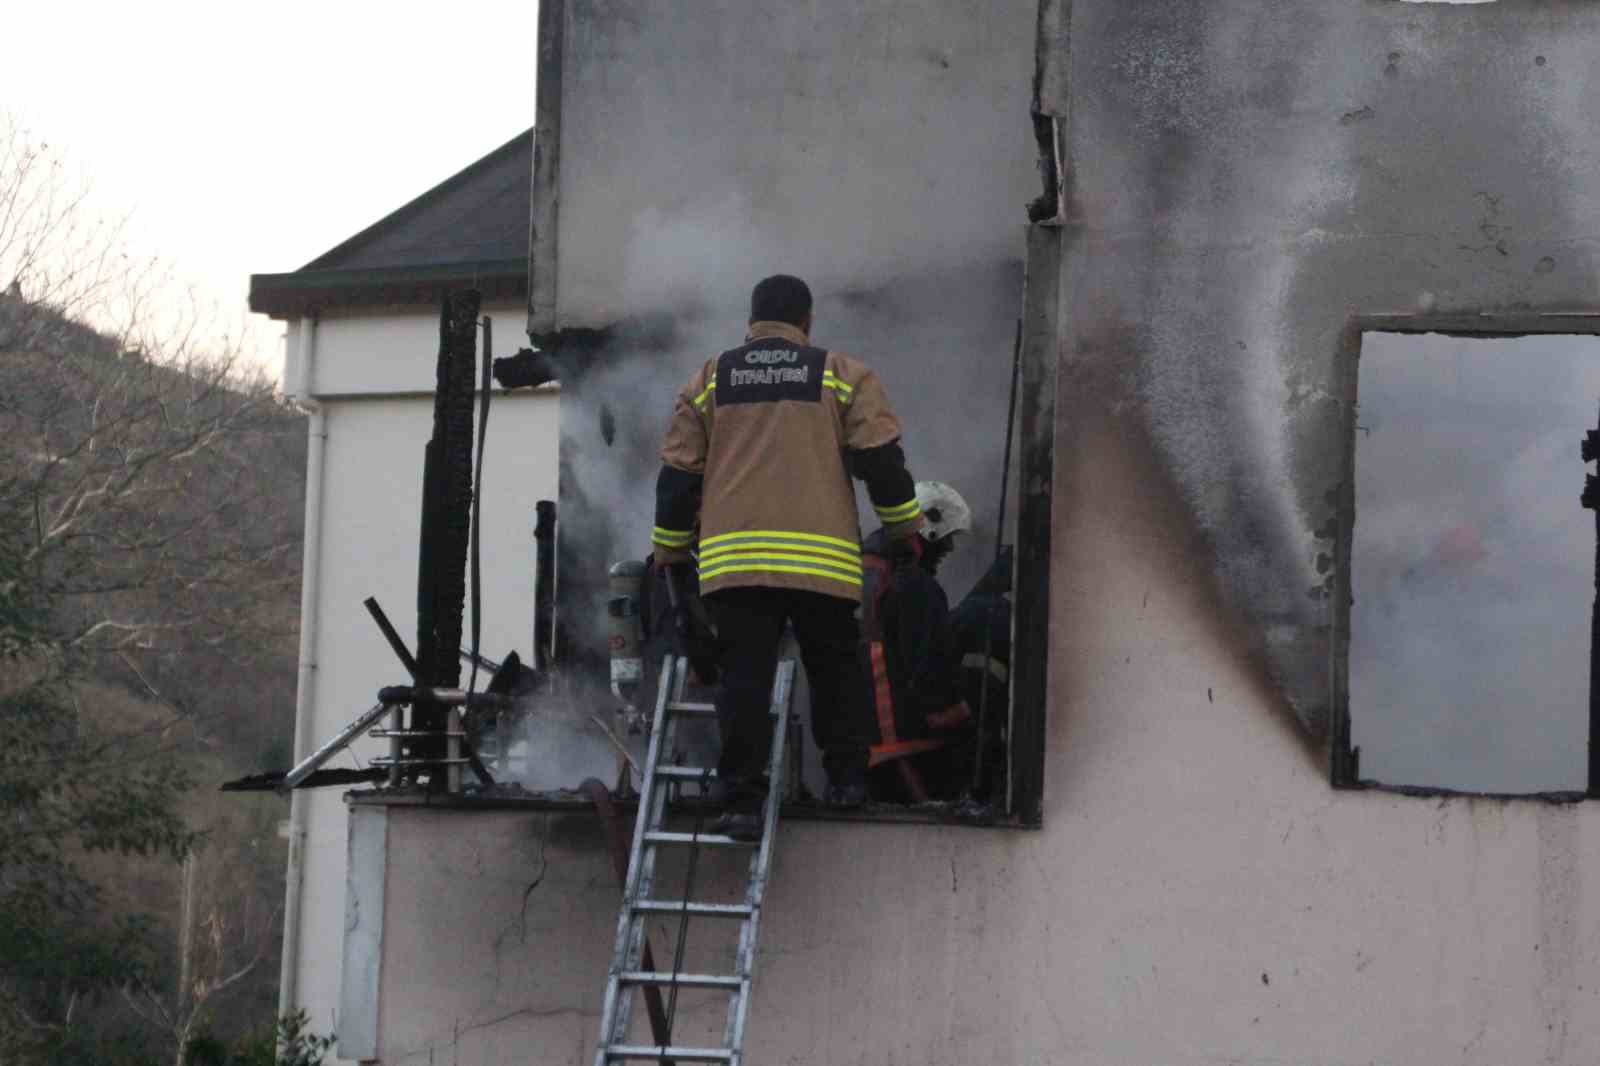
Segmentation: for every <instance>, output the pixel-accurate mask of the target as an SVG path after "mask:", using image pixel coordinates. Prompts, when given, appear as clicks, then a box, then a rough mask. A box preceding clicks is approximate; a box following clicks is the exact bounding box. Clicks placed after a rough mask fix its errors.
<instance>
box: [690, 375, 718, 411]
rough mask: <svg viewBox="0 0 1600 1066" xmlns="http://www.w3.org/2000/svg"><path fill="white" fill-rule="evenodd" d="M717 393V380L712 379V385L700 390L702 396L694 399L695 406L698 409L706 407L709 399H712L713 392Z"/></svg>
mask: <svg viewBox="0 0 1600 1066" xmlns="http://www.w3.org/2000/svg"><path fill="white" fill-rule="evenodd" d="M716 391H717V379H716V378H712V379H711V381H710V383H709V384H707V385H706V387H705V388H703V389H701V390H700V395H698V396H696V397H695V398H694V405H695V406H696V407H704V406H705V405H706V400H707V398H708V397H710V395H711V394H712V393H713V392H716Z"/></svg>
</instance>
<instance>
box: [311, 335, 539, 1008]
mask: <svg viewBox="0 0 1600 1066" xmlns="http://www.w3.org/2000/svg"><path fill="white" fill-rule="evenodd" d="M484 313H485V314H487V315H489V316H490V317H492V318H493V319H494V322H495V325H496V326H497V327H499V328H498V329H497V330H496V332H497V334H498V337H497V349H498V350H499V352H500V354H510V352H511V351H513V350H514V349H515V348H516V347H517V345H518V342H519V341H520V340H521V339H522V337H521V326H522V323H523V317H524V309H523V308H521V307H520V306H511V307H504V306H499V307H489V308H486V309H485V311H484ZM438 321H439V320H438V315H437V314H436V313H422V314H402V313H395V312H391V313H387V314H376V313H375V314H370V315H358V314H349V315H340V316H337V317H334V316H325V317H324V318H322V320H321V321H319V322H318V323H317V324H316V327H315V337H314V340H313V343H312V346H311V351H312V355H311V359H312V371H311V381H312V389H311V394H310V395H309V396H299V397H297V399H300V400H302V401H305V400H311V401H314V402H316V403H318V404H320V405H321V408H322V411H323V415H324V418H325V433H326V439H325V445H324V447H325V451H324V460H323V461H324V473H323V485H322V509H321V510H322V528H321V529H320V530H315V529H309V528H308V529H307V530H306V536H307V538H308V539H310V538H313V537H316V538H318V541H319V550H320V552H321V565H320V582H319V585H318V588H317V589H316V590H315V596H314V600H313V604H314V608H313V609H314V610H315V612H316V617H315V619H314V620H305V621H304V622H303V624H314V625H315V630H316V645H315V652H314V670H313V671H312V677H313V678H314V681H313V686H312V700H313V707H312V710H311V728H310V729H309V731H308V734H309V735H301V736H299V737H297V738H296V750H297V752H299V753H300V754H301V755H304V754H305V753H308V752H309V751H311V750H314V749H315V748H316V746H317V745H319V744H321V743H322V742H323V741H325V740H326V739H328V738H329V737H331V736H332V735H333V734H334V733H336V732H337V731H338V730H339V729H340V728H342V727H343V726H345V725H346V724H348V723H349V721H350V720H351V719H352V718H354V717H355V716H356V715H357V714H359V713H360V712H361V711H364V710H365V709H367V708H368V707H370V706H371V705H372V703H373V702H374V699H375V695H376V692H377V690H378V688H380V687H381V686H383V685H390V684H401V683H404V682H405V680H406V675H405V671H404V669H403V668H402V667H401V666H400V664H399V663H398V662H397V661H396V659H395V657H394V654H393V652H391V651H390V649H389V646H388V644H387V642H386V641H385V640H384V639H383V636H382V634H381V633H379V632H378V629H377V627H376V626H375V625H374V624H373V622H372V620H371V618H370V617H369V616H368V615H367V612H366V609H365V608H364V607H363V606H362V601H363V600H365V599H366V598H367V597H368V596H376V597H377V599H378V602H379V603H380V604H381V605H382V606H383V608H384V610H385V611H386V612H387V613H388V614H389V617H390V619H391V620H392V621H393V622H394V624H395V628H396V629H398V630H399V631H400V634H401V636H402V637H404V638H405V639H406V640H407V641H408V642H410V641H414V640H415V635H416V574H417V562H416V560H417V538H418V530H419V526H420V521H421V499H422V456H423V450H424V448H425V446H426V444H427V441H428V437H429V435H430V434H431V432H432V422H433V396H432V390H433V373H434V365H435V361H436V359H437V355H438V346H439V338H438V328H439V327H438ZM300 329H301V327H300V325H299V324H298V323H296V324H292V325H291V326H290V328H289V338H288V351H289V352H290V360H289V365H288V366H287V367H286V372H285V380H286V381H288V382H290V383H291V389H293V388H294V384H293V383H297V382H299V381H301V380H302V379H301V377H300V376H299V375H300V371H299V363H298V361H299V357H300V353H301V352H302V351H303V348H302V345H301V337H300ZM558 409H559V393H558V392H557V391H554V390H551V389H546V390H541V391H538V392H532V393H530V392H518V393H510V394H507V393H503V392H497V393H496V394H495V396H494V397H493V400H492V403H491V408H490V418H489V442H488V446H487V451H486V453H485V458H484V485H483V505H482V522H483V533H482V543H481V550H482V566H483V575H484V581H483V589H484V603H483V634H482V651H483V654H484V655H486V656H488V657H489V658H491V659H497V660H498V659H500V658H501V657H503V656H504V655H505V653H506V652H508V651H510V650H513V649H515V650H516V651H517V652H518V654H519V655H521V656H522V658H523V660H524V661H530V660H531V658H532V644H533V601H534V595H533V592H534V590H533V583H534V582H533V577H534V556H533V525H534V505H535V503H536V502H537V501H538V500H540V499H555V498H556V463H557V457H556V452H557V448H556V441H557V436H558V422H557V413H558ZM468 610H469V611H470V610H471V604H470V590H469V601H468ZM468 617H469V618H470V614H469V616H468ZM480 678H481V680H480V684H481V683H483V681H486V680H487V678H483V676H482V675H481V674H480ZM349 752H350V754H348V755H345V756H341V757H340V758H338V759H336V760H335V761H334V762H333V763H332V764H330V765H331V766H334V767H338V766H356V765H364V763H365V760H366V759H368V758H370V757H371V756H373V755H378V754H384V753H385V752H386V746H385V743H384V742H382V741H379V740H374V739H371V738H365V737H364V738H362V739H361V740H360V741H358V742H356V743H355V744H353V745H351V747H350V749H349ZM300 795H301V798H300V802H301V803H303V804H305V805H306V811H305V819H306V820H305V837H304V841H303V849H302V855H303V858H302V866H301V871H300V880H301V884H302V886H303V887H302V896H301V909H300V912H299V915H300V917H299V923H298V924H299V928H298V930H297V931H291V935H292V936H295V938H296V940H297V942H298V964H297V966H296V969H295V973H294V974H293V976H292V981H293V984H294V986H295V997H294V999H295V1002H294V1005H298V1006H303V1007H305V1008H307V1009H308V1010H309V1011H310V1012H311V1015H312V1024H313V1028H314V1029H315V1030H316V1031H318V1032H327V1031H329V1030H331V1029H332V1027H333V1024H334V1017H335V1012H336V1008H337V1005H338V1003H339V981H340V973H339V970H340V965H339V951H340V943H341V940H342V936H343V927H344V885H345V865H346V859H347V856H346V822H347V814H346V810H345V805H344V801H343V795H342V790H340V789H315V790H309V791H307V792H304V793H301V794H300Z"/></svg>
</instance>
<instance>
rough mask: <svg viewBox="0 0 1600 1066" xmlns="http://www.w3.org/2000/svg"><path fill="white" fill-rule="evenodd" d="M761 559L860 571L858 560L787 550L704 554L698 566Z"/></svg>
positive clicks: (719, 565) (713, 568)
mask: <svg viewBox="0 0 1600 1066" xmlns="http://www.w3.org/2000/svg"><path fill="white" fill-rule="evenodd" d="M762 559H777V560H779V561H780V562H787V563H808V564H810V565H812V566H815V567H819V568H824V569H827V570H830V571H838V572H840V573H846V574H860V573H861V564H860V563H859V562H848V563H836V562H834V561H833V560H832V559H821V558H818V557H817V556H815V555H794V554H791V553H789V552H782V551H777V552H763V551H753V552H731V553H728V554H724V555H719V556H717V557H716V558H715V559H707V558H705V557H704V556H701V558H700V566H701V569H702V570H716V569H719V568H721V567H724V566H727V565H729V564H730V563H735V562H740V563H750V562H759V561H760V560H762Z"/></svg>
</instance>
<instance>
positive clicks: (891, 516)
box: [872, 500, 922, 522]
mask: <svg viewBox="0 0 1600 1066" xmlns="http://www.w3.org/2000/svg"><path fill="white" fill-rule="evenodd" d="M872 509H873V510H874V511H877V512H878V517H879V518H881V519H883V520H884V521H885V522H905V521H909V520H910V519H913V518H915V517H917V515H919V514H921V513H922V507H921V506H920V505H919V504H918V503H917V501H916V500H911V501H910V502H909V503H900V504H896V505H895V506H893V507H879V506H878V505H877V504H873V505H872Z"/></svg>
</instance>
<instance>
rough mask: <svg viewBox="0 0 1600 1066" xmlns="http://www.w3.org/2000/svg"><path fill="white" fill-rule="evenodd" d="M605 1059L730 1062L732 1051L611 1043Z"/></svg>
mask: <svg viewBox="0 0 1600 1066" xmlns="http://www.w3.org/2000/svg"><path fill="white" fill-rule="evenodd" d="M606 1058H607V1059H655V1060H657V1061H658V1062H659V1061H660V1060H661V1059H677V1060H678V1061H680V1062H732V1061H733V1052H732V1051H731V1050H729V1049H728V1048H721V1047H650V1046H646V1045H644V1044H612V1045H611V1046H609V1047H607V1048H606Z"/></svg>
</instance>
